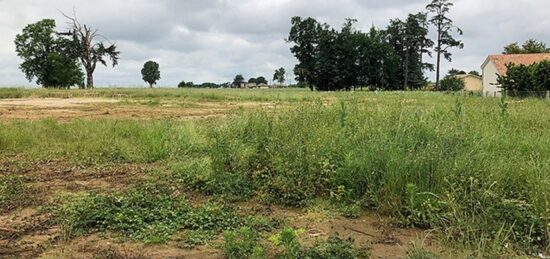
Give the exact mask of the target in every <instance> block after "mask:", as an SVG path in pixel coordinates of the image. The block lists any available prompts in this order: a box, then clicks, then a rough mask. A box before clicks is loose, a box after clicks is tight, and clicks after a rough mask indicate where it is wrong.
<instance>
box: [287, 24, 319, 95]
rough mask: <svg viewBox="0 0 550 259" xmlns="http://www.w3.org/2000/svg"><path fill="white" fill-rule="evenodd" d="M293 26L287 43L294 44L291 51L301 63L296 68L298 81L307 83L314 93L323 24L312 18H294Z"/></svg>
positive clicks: (295, 72)
mask: <svg viewBox="0 0 550 259" xmlns="http://www.w3.org/2000/svg"><path fill="white" fill-rule="evenodd" d="M291 24H292V27H291V29H290V34H289V36H288V39H287V42H292V43H294V46H292V47H291V48H290V51H291V52H292V53H293V54H294V56H295V57H296V59H298V62H299V63H298V64H297V65H296V66H295V67H294V74H295V75H296V81H298V82H303V83H306V84H307V85H309V86H310V89H311V90H312V91H313V90H314V89H315V81H317V80H316V79H317V75H318V73H317V71H316V64H318V63H317V59H318V52H319V48H318V45H319V34H320V31H321V30H322V29H323V28H322V25H321V24H319V23H318V22H317V21H316V20H315V19H313V18H311V17H310V18H306V19H302V18H301V17H293V18H292V20H291ZM325 27H326V26H325Z"/></svg>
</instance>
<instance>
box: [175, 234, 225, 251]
mask: <svg viewBox="0 0 550 259" xmlns="http://www.w3.org/2000/svg"><path fill="white" fill-rule="evenodd" d="M215 238H216V233H215V232H214V231H205V230H188V231H185V233H184V234H183V236H182V237H181V238H179V239H178V240H177V241H178V244H177V245H178V247H179V248H183V249H191V248H195V247H197V246H203V245H207V244H208V242H210V241H212V240H214V239H215Z"/></svg>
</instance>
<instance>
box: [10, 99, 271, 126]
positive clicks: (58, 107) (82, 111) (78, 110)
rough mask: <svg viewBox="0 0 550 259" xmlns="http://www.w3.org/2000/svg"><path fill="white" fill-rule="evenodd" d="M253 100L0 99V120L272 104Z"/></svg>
mask: <svg viewBox="0 0 550 259" xmlns="http://www.w3.org/2000/svg"><path fill="white" fill-rule="evenodd" d="M271 106H272V104H270V103H256V102H190V101H185V100H172V101H168V102H163V103H148V102H147V101H141V102H140V101H137V100H131V101H128V100H126V99H107V98H24V99H0V121H9V120H41V119H56V120H71V119H102V118H105V119H113V118H116V119H161V118H174V119H183V120H189V119H201V118H209V117H218V116H223V115H225V114H227V113H229V112H230V111H232V110H235V109H238V108H240V107H243V108H258V107H271Z"/></svg>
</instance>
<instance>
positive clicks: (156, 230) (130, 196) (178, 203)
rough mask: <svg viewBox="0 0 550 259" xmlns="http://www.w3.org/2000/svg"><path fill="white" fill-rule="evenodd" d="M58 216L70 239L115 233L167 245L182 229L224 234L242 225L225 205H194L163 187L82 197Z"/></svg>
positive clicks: (66, 203)
mask: <svg viewBox="0 0 550 259" xmlns="http://www.w3.org/2000/svg"><path fill="white" fill-rule="evenodd" d="M56 214H57V216H58V218H59V221H60V223H61V225H62V226H63V229H64V231H65V235H66V236H67V237H71V236H75V235H78V234H82V233H89V232H93V231H113V232H117V233H122V234H124V235H126V236H128V237H130V238H132V239H135V240H142V241H144V242H146V243H164V242H166V241H167V240H169V239H170V237H171V235H172V234H173V233H175V232H176V231H178V230H182V229H185V230H196V231H213V232H214V233H216V232H218V233H220V232H222V231H224V230H227V229H233V228H236V227H238V226H240V225H241V220H240V218H239V217H238V215H237V213H236V211H235V210H234V209H233V208H231V207H229V206H228V205H225V204H219V203H206V204H204V205H202V206H199V207H193V206H191V205H190V204H189V203H188V202H187V201H186V199H185V198H184V197H181V196H178V195H177V194H175V193H173V192H172V191H171V190H169V189H168V190H167V189H163V188H159V186H145V187H142V188H139V189H135V190H130V191H128V192H125V193H115V194H110V195H98V194H80V195H77V196H72V197H70V199H68V200H66V201H64V202H62V204H61V205H60V206H59V208H57V210H56Z"/></svg>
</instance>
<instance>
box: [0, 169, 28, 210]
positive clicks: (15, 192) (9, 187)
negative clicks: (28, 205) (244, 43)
mask: <svg viewBox="0 0 550 259" xmlns="http://www.w3.org/2000/svg"><path fill="white" fill-rule="evenodd" d="M25 190H26V186H25V181H24V179H23V177H20V176H15V175H0V212H2V211H9V210H12V209H15V208H17V207H19V206H21V205H22V204H23V203H25V201H26V195H25Z"/></svg>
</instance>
